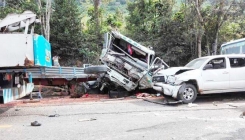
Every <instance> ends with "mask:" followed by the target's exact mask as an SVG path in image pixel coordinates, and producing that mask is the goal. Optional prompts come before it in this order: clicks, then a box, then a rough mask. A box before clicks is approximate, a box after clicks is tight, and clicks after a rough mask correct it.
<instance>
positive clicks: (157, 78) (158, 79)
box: [152, 76, 165, 82]
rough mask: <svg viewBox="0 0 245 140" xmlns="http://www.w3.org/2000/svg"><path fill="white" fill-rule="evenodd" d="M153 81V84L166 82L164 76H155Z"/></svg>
mask: <svg viewBox="0 0 245 140" xmlns="http://www.w3.org/2000/svg"><path fill="white" fill-rule="evenodd" d="M152 81H153V82H165V78H164V76H154V77H153V78H152Z"/></svg>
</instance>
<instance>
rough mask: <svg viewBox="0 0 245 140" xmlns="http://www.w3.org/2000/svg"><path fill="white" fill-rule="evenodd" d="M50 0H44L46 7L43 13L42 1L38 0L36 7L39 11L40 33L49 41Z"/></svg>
mask: <svg viewBox="0 0 245 140" xmlns="http://www.w3.org/2000/svg"><path fill="white" fill-rule="evenodd" d="M51 3H52V1H51V0H46V9H45V13H43V12H42V8H43V6H42V1H41V0H38V8H39V11H40V12H41V15H40V18H41V33H42V34H43V35H44V37H45V38H46V39H47V40H48V41H49V38H50V24H49V22H50V16H51V10H52V8H51Z"/></svg>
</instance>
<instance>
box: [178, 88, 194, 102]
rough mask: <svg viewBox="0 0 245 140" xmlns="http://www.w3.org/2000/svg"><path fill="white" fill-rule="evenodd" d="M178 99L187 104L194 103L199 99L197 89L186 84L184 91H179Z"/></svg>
mask: <svg viewBox="0 0 245 140" xmlns="http://www.w3.org/2000/svg"><path fill="white" fill-rule="evenodd" d="M177 98H178V100H181V101H182V102H183V103H185V104H188V103H192V102H194V101H195V100H196V98H197V89H196V87H195V86H194V85H192V84H186V85H185V87H184V89H183V91H179V93H178V97H177Z"/></svg>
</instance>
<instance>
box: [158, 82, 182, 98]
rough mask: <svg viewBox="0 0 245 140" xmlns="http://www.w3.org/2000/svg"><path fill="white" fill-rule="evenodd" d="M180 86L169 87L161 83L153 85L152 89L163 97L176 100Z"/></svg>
mask: <svg viewBox="0 0 245 140" xmlns="http://www.w3.org/2000/svg"><path fill="white" fill-rule="evenodd" d="M181 87H182V85H170V84H164V83H162V82H157V83H154V85H153V89H154V90H156V91H158V92H162V93H163V94H165V95H168V96H172V97H173V98H177V95H178V92H179V90H180V88H181Z"/></svg>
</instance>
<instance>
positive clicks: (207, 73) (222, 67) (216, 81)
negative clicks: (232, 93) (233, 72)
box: [201, 57, 229, 92]
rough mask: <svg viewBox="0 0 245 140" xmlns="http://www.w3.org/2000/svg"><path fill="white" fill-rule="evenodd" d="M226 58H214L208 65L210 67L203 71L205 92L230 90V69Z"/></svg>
mask: <svg viewBox="0 0 245 140" xmlns="http://www.w3.org/2000/svg"><path fill="white" fill-rule="evenodd" d="M226 63H227V61H226V58H225V57H220V58H214V59H212V60H210V61H209V62H208V63H207V64H206V65H209V66H210V67H207V68H204V69H203V70H202V74H201V77H202V78H201V79H202V83H203V87H202V89H203V91H204V92H205V91H210V90H213V91H215V90H226V89H229V69H228V68H227V64H226Z"/></svg>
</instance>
